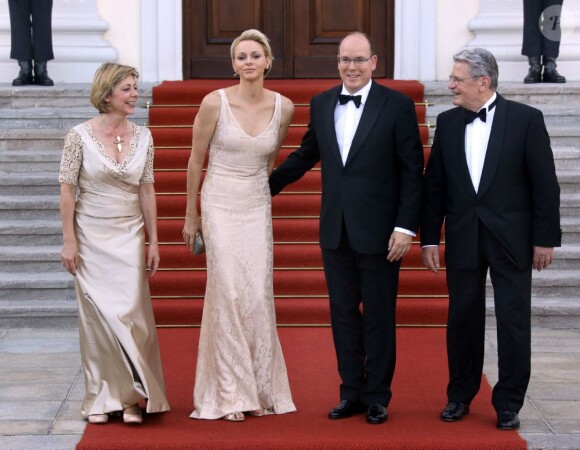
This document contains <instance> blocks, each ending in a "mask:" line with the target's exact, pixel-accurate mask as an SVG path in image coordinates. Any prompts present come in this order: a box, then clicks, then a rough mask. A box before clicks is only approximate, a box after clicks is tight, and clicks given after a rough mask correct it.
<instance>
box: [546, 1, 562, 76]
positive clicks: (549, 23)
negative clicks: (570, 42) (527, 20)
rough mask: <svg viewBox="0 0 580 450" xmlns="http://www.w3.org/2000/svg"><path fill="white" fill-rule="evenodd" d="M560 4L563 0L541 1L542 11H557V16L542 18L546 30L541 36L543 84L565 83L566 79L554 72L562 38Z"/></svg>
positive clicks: (551, 15)
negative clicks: (546, 9) (547, 9)
mask: <svg viewBox="0 0 580 450" xmlns="http://www.w3.org/2000/svg"><path fill="white" fill-rule="evenodd" d="M562 3H563V0H543V8H544V9H545V8H551V10H554V9H555V10H556V11H558V10H559V14H550V17H544V27H547V28H548V32H544V33H543V35H542V55H543V58H542V64H543V65H544V73H543V76H542V81H544V82H545V83H565V82H566V78H565V77H564V76H562V75H560V74H559V73H558V71H557V70H556V67H557V65H556V58H558V55H559V54H560V40H561V38H562V30H561V28H560V21H561V14H562V13H561V11H562Z"/></svg>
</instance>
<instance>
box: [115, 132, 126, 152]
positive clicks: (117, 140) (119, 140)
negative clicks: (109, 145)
mask: <svg viewBox="0 0 580 450" xmlns="http://www.w3.org/2000/svg"><path fill="white" fill-rule="evenodd" d="M115 137H116V138H117V139H115V140H114V141H113V144H115V145H116V146H117V151H118V152H119V153H121V152H122V151H123V146H122V145H121V144H122V143H123V142H125V141H124V140H122V139H121V136H115Z"/></svg>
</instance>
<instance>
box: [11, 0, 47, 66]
mask: <svg viewBox="0 0 580 450" xmlns="http://www.w3.org/2000/svg"><path fill="white" fill-rule="evenodd" d="M8 9H9V11H10V36H11V38H12V46H11V49H10V58H12V59H16V60H18V61H29V60H32V59H33V60H35V61H50V60H51V59H54V54H53V51H52V0H8Z"/></svg>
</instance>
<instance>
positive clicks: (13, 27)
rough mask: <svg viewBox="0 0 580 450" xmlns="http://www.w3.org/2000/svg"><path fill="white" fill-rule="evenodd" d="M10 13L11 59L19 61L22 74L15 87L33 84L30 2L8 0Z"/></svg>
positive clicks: (15, 82)
mask: <svg viewBox="0 0 580 450" xmlns="http://www.w3.org/2000/svg"><path fill="white" fill-rule="evenodd" d="M8 10H9V11H10V37H11V47H10V58H11V59H15V60H17V61H18V65H19V66H20V73H19V74H18V77H16V78H15V79H14V81H12V85H13V86H24V85H27V84H32V81H33V79H32V27H31V22H30V0H8Z"/></svg>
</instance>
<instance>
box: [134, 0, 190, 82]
mask: <svg viewBox="0 0 580 450" xmlns="http://www.w3.org/2000/svg"><path fill="white" fill-rule="evenodd" d="M181 15H182V9H181V0H142V1H141V79H142V80H143V81H149V82H158V81H163V80H181V79H183V68H182V54H181V49H182V44H181V39H182V25H181V22H182V17H181Z"/></svg>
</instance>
